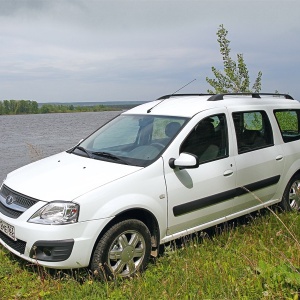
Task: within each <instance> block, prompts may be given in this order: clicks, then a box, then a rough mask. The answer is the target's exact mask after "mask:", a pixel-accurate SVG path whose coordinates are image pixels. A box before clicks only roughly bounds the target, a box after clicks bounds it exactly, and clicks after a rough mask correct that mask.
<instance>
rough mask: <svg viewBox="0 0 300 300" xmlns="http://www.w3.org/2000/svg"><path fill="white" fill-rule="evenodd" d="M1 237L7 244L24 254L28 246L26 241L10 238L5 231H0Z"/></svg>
mask: <svg viewBox="0 0 300 300" xmlns="http://www.w3.org/2000/svg"><path fill="white" fill-rule="evenodd" d="M0 239H1V240H2V241H3V242H4V243H5V244H7V245H8V246H9V247H11V248H13V249H14V250H16V251H17V252H19V253H20V254H24V252H25V247H26V242H24V241H22V240H16V241H14V240H12V239H11V238H9V237H8V236H7V235H6V234H4V233H3V232H1V231H0Z"/></svg>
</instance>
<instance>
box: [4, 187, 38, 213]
mask: <svg viewBox="0 0 300 300" xmlns="http://www.w3.org/2000/svg"><path fill="white" fill-rule="evenodd" d="M8 196H13V198H14V202H13V203H11V204H8V203H7V201H6V199H7V197H8ZM37 202H39V200H37V199H34V198H31V197H28V196H25V195H23V194H20V193H18V192H16V191H14V190H12V189H10V188H8V187H7V186H6V185H3V186H2V188H1V190H0V212H1V213H3V214H4V215H6V216H8V217H10V218H14V219H16V218H18V217H19V216H20V215H21V214H22V213H23V212H25V211H26V210H27V209H28V208H30V207H31V206H33V205H34V204H36V203H37Z"/></svg>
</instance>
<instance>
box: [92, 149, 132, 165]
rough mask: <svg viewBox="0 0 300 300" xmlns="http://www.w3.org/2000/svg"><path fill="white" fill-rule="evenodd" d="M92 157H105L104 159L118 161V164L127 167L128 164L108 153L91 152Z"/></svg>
mask: <svg viewBox="0 0 300 300" xmlns="http://www.w3.org/2000/svg"><path fill="white" fill-rule="evenodd" d="M92 154H93V155H96V156H102V157H106V158H109V159H112V160H118V161H119V162H121V163H123V164H125V165H128V162H127V161H125V160H124V159H122V158H120V157H119V156H116V155H114V154H112V153H109V152H102V151H99V152H92Z"/></svg>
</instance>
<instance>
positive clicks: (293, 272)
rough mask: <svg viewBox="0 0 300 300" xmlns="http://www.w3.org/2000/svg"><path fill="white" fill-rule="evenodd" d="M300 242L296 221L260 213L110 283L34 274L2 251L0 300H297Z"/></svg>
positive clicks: (169, 250)
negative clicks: (133, 273)
mask: <svg viewBox="0 0 300 300" xmlns="http://www.w3.org/2000/svg"><path fill="white" fill-rule="evenodd" d="M279 218H280V221H279ZM282 222H283V223H284V224H285V226H283V225H282ZM287 229H288V230H287ZM291 234H292V235H291ZM295 239H296V240H295ZM299 240H300V215H299V214H297V213H280V214H276V216H275V215H273V214H272V213H270V212H269V211H263V214H254V215H250V216H248V217H245V218H242V219H239V220H235V221H233V222H230V223H226V224H223V225H222V226H219V227H215V228H212V229H210V230H209V231H207V232H203V233H201V234H199V235H196V236H193V237H189V238H185V239H182V240H179V241H176V242H174V243H170V244H169V245H166V246H165V247H164V248H163V250H164V251H163V252H162V253H161V255H160V256H159V257H158V258H157V259H155V260H153V261H152V263H150V265H149V267H148V269H147V270H146V272H145V273H143V274H139V275H138V276H136V277H135V278H132V279H128V280H121V279H116V280H115V281H113V282H99V281H98V280H96V279H95V278H93V277H92V276H91V274H90V273H89V272H88V270H87V269H82V270H73V271H67V272H62V271H56V272H53V271H50V270H46V269H44V268H41V267H36V266H33V265H31V264H29V263H26V262H24V261H22V260H20V259H18V258H16V257H15V256H14V255H12V254H10V253H9V252H8V251H6V250H5V249H4V248H3V247H0V261H1V263H0V281H1V285H0V299H293V300H296V299H299V296H300V251H299V250H300V249H299Z"/></svg>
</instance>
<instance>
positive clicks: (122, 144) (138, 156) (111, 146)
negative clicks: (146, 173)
mask: <svg viewBox="0 0 300 300" xmlns="http://www.w3.org/2000/svg"><path fill="white" fill-rule="evenodd" d="M186 121H187V118H182V117H169V116H153V115H151V116H149V115H120V116H118V117H117V118H115V119H113V120H112V121H110V122H109V123H107V124H106V125H104V126H103V127H101V128H100V129H98V130H97V131H96V132H94V133H93V134H92V135H90V136H89V137H88V138H87V139H86V140H84V141H83V142H82V143H81V144H80V145H78V146H77V147H75V148H74V149H73V153H75V154H78V155H83V156H87V157H90V158H94V159H101V160H109V161H113V162H116V163H122V164H129V165H136V166H147V165H149V164H150V163H152V162H153V161H154V160H156V159H157V158H158V157H159V155H160V154H161V153H162V152H163V151H164V149H165V148H166V146H167V145H168V144H169V143H170V142H171V140H172V139H173V138H174V137H175V136H176V134H177V133H178V132H179V130H181V128H182V127H183V125H184V124H185V123H186Z"/></svg>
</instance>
